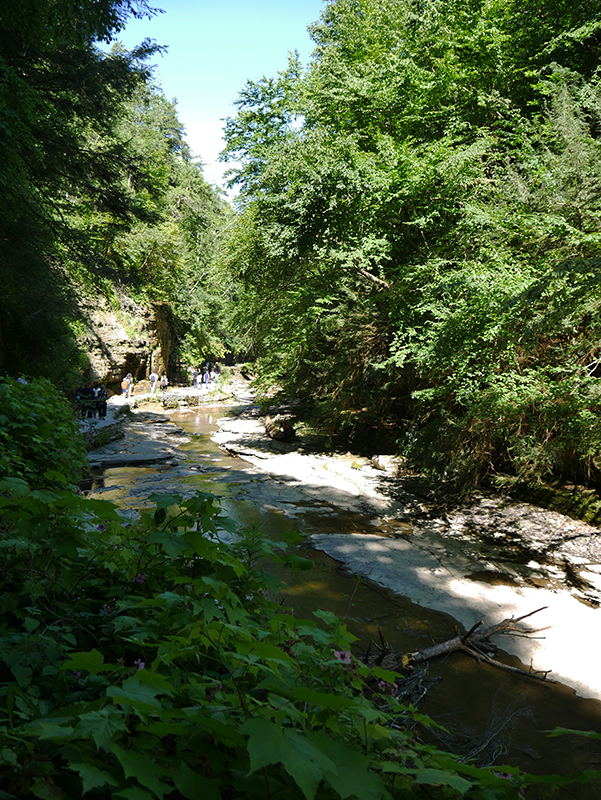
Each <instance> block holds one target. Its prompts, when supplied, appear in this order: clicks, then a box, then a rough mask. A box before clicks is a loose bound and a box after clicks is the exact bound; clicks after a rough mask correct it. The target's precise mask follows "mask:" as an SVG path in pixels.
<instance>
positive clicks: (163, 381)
mask: <svg viewBox="0 0 601 800" xmlns="http://www.w3.org/2000/svg"><path fill="white" fill-rule="evenodd" d="M168 386H169V378H168V377H167V376H166V375H163V377H162V378H161V391H162V392H163V394H166V393H167V387H168Z"/></svg>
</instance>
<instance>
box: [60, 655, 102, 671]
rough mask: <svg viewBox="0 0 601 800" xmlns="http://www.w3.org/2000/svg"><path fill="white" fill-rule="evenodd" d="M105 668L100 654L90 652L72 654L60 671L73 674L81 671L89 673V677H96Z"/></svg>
mask: <svg viewBox="0 0 601 800" xmlns="http://www.w3.org/2000/svg"><path fill="white" fill-rule="evenodd" d="M107 666H108V665H105V663H104V656H103V655H102V653H99V652H98V650H90V651H89V652H82V653H72V654H71V658H70V659H69V660H68V661H66V662H65V663H64V664H63V666H62V669H70V670H73V671H75V672H79V671H81V670H82V669H83V670H86V671H87V672H89V673H90V675H97V674H98V673H99V672H100V671H101V670H102V669H106V667H107Z"/></svg>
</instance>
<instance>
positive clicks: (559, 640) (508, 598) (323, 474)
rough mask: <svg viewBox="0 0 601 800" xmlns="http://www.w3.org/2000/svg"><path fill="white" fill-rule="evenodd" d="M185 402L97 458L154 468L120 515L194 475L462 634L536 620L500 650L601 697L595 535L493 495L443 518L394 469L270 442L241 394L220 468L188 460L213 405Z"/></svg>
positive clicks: (219, 417)
mask: <svg viewBox="0 0 601 800" xmlns="http://www.w3.org/2000/svg"><path fill="white" fill-rule="evenodd" d="M173 394H174V396H175V395H177V394H178V393H177V392H175V393H173ZM179 398H180V405H179V407H178V408H176V409H171V410H169V412H168V413H167V412H165V411H164V410H163V409H162V408H160V407H157V406H156V405H155V406H149V405H145V404H144V403H143V402H142V403H141V404H140V407H139V408H138V409H137V410H135V411H134V413H133V415H132V417H131V419H129V420H128V421H127V422H126V423H125V426H124V431H125V437H124V438H122V439H119V440H117V441H115V442H112V443H111V444H109V445H107V446H105V447H103V448H100V449H97V450H95V451H93V452H91V453H90V461H91V463H92V464H93V465H95V466H96V468H97V469H107V468H110V469H115V468H119V467H127V466H135V465H138V466H149V465H153V464H154V465H156V466H158V467H159V472H156V471H154V472H150V473H149V474H148V475H139V476H138V477H137V479H136V484H135V487H134V488H131V490H126V491H125V492H122V495H123V494H126V495H127V494H128V491H129V497H128V498H126V499H124V500H123V501H124V502H125V504H126V505H131V506H132V507H134V506H135V505H136V503H137V504H138V505H139V504H140V502H142V500H143V498H144V496H145V495H146V496H147V495H148V494H150V493H152V491H159V490H162V491H183V492H186V491H192V488H191V487H192V486H193V483H194V477H195V476H199V475H205V476H206V477H208V478H213V479H214V480H215V481H216V485H218V486H221V488H224V487H225V488H226V489H227V492H228V493H229V496H230V497H232V498H235V499H237V500H240V501H242V500H243V501H247V502H250V503H252V504H254V505H255V506H256V507H258V508H260V509H262V510H264V511H269V510H271V511H274V512H276V513H278V514H280V515H284V516H285V517H287V518H289V519H290V520H294V521H295V522H296V523H298V525H299V527H301V528H304V529H305V530H307V531H308V532H309V533H310V536H311V542H312V545H313V546H314V547H315V548H316V549H318V550H320V551H323V552H324V553H326V554H327V555H329V556H330V557H332V558H333V559H335V560H336V561H337V562H338V563H339V564H341V565H343V566H344V569H345V570H347V571H349V572H351V573H353V574H355V575H360V576H362V577H363V578H365V579H368V580H369V581H370V582H372V583H373V584H374V585H376V586H381V587H385V588H386V589H387V590H391V591H392V592H394V593H397V594H398V595H402V596H403V597H406V598H409V599H410V600H411V601H412V602H413V603H414V604H417V605H419V606H421V607H423V608H427V609H431V610H435V611H440V612H444V613H445V614H448V615H450V616H451V617H453V618H454V619H455V620H456V621H457V622H458V623H460V625H461V626H462V627H463V628H465V629H466V630H468V629H469V628H471V627H472V626H473V625H474V624H475V623H476V622H478V621H479V620H481V619H483V620H485V622H486V623H494V622H498V621H500V620H501V619H503V618H506V617H511V616H513V617H515V618H517V617H520V616H523V615H525V614H529V613H530V612H533V611H536V610H537V609H542V610H540V611H538V613H537V614H536V615H535V616H534V617H533V618H530V619H529V620H527V624H528V625H530V626H532V627H536V628H545V630H544V631H541V632H540V633H538V634H536V635H535V636H534V637H526V636H518V637H504V639H503V641H502V643H501V645H500V646H501V647H502V648H503V650H504V651H506V652H507V653H509V654H513V655H514V656H516V657H517V658H519V660H520V662H521V663H522V665H525V667H526V668H528V667H530V666H532V668H533V669H539V670H545V671H546V670H550V671H551V673H550V675H549V677H550V678H552V679H555V680H557V681H559V682H561V683H563V684H566V685H567V686H570V687H572V688H573V689H575V690H576V691H577V692H578V694H580V695H581V696H582V697H588V698H597V699H601V670H599V669H598V666H597V664H598V660H599V656H600V655H601V652H600V651H601V645H599V643H598V637H597V636H596V631H597V628H598V625H599V621H600V620H601V610H600V604H601V536H600V534H601V531H600V530H599V529H598V528H595V527H593V526H590V525H587V524H585V523H583V522H580V521H577V520H573V519H571V518H569V517H567V516H565V515H563V514H560V513H557V512H554V511H549V510H546V509H542V508H538V507H535V506H532V505H530V504H527V503H523V502H517V501H514V500H511V499H507V498H504V497H502V496H500V495H494V494H485V493H482V494H479V495H477V496H475V497H474V498H472V500H471V501H470V502H469V504H465V505H463V506H461V507H458V508H454V509H451V510H449V509H446V508H444V507H443V506H442V505H441V504H440V503H438V502H437V499H436V497H435V496H433V495H432V494H431V493H430V491H429V490H428V488H427V487H426V486H425V484H424V483H423V481H421V479H420V478H419V476H412V475H403V474H402V472H401V473H399V472H398V465H397V464H395V461H394V459H390V458H388V459H386V458H381V459H377V460H374V459H371V460H370V459H365V458H358V457H356V456H354V455H352V454H345V453H323V452H319V451H316V450H315V449H314V448H313V447H311V446H310V443H307V442H303V440H302V438H301V439H299V440H298V441H295V442H293V443H291V444H287V443H285V442H278V441H273V440H272V439H269V438H268V437H267V436H266V434H265V424H264V419H263V418H262V417H261V415H260V412H259V409H258V408H257V407H255V406H253V405H252V395H251V393H250V392H249V390H248V387H247V385H245V384H244V383H243V382H241V383H240V385H239V386H238V387H237V388H236V387H234V391H233V397H232V398H231V402H232V403H237V404H238V408H237V410H236V411H235V412H233V410H232V409H230V410H229V411H228V409H227V408H224V407H223V406H218V407H217V408H216V409H215V411H214V412H213V413H214V416H215V421H216V422H217V424H218V428H217V429H216V430H215V431H214V432H213V433H212V437H211V438H212V439H213V440H214V442H216V443H217V444H218V445H219V447H220V448H221V449H222V451H224V452H225V453H227V454H228V455H229V456H231V457H232V458H231V460H230V462H228V463H227V464H226V463H221V462H220V460H219V459H216V458H215V457H210V456H205V457H203V456H201V455H200V456H199V453H198V448H196V449H194V448H193V449H189V443H190V442H191V441H192V440H193V438H194V437H193V436H191V435H190V433H189V428H190V426H189V425H188V424H186V423H185V422H184V421H185V420H191V419H192V418H193V417H194V415H195V414H197V413H198V410H199V408H205V409H206V408H207V407H210V406H207V401H208V400H209V398H206V397H205V398H199V397H198V396H197V395H194V394H193V393H191V392H190V391H186V390H181V391H180V392H179ZM199 401H200V404H199ZM181 403H183V404H184V405H183V406H182V405H181ZM240 404H242V405H240ZM172 405H174V403H173V402H172ZM226 414H227V416H226ZM175 420H176V421H177V423H175V422H174V421H175ZM186 429H188V430H186ZM218 461H219V462H220V463H219V464H218V465H215V463H213V462H218ZM226 472H227V479H226V478H224V474H225V473H226ZM106 490H107V489H106V487H105V488H104V491H106ZM101 491H102V490H101ZM216 493H219V489H216ZM122 499H123V498H122ZM524 627H527V625H526V624H524Z"/></svg>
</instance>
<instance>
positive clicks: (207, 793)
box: [174, 761, 221, 800]
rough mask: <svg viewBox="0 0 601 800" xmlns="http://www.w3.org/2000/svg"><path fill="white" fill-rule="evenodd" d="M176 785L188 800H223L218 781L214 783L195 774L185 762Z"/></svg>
mask: <svg viewBox="0 0 601 800" xmlns="http://www.w3.org/2000/svg"><path fill="white" fill-rule="evenodd" d="M174 783H175V785H176V787H177V788H178V789H179V791H180V792H181V793H182V794H183V796H184V797H186V798H187V800H221V792H220V791H219V783H218V781H212V780H210V779H209V778H206V777H205V776H204V775H199V774H198V773H197V772H194V770H192V769H190V767H189V766H188V765H187V764H186V763H185V761H182V762H181V765H180V770H179V774H178V775H176V776H175V778H174Z"/></svg>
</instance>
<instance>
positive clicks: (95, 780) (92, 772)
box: [69, 763, 118, 794]
mask: <svg viewBox="0 0 601 800" xmlns="http://www.w3.org/2000/svg"><path fill="white" fill-rule="evenodd" d="M69 768H70V769H72V770H75V772H78V773H79V777H80V778H81V780H82V784H83V793H84V794H85V793H86V792H89V791H90V789H100V788H102V787H103V786H106V785H107V783H108V785H109V786H118V783H117V781H116V780H115V779H114V778H113V776H112V775H109V773H108V772H105V771H104V770H101V769H98V767H95V766H94V765H93V764H72V763H71V764H69Z"/></svg>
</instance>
